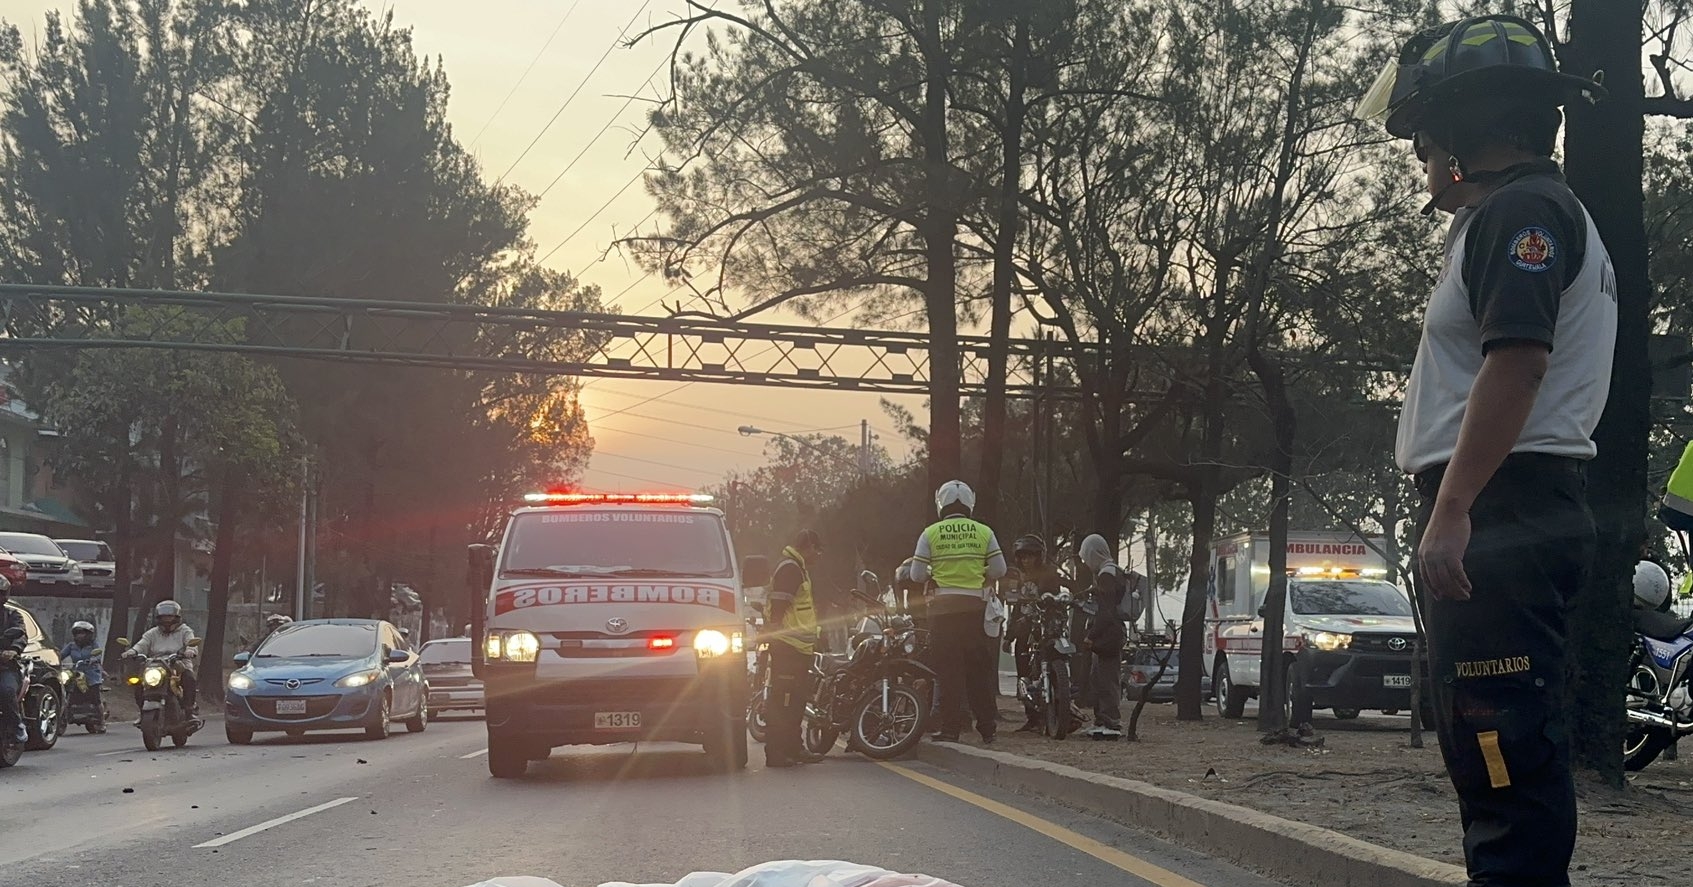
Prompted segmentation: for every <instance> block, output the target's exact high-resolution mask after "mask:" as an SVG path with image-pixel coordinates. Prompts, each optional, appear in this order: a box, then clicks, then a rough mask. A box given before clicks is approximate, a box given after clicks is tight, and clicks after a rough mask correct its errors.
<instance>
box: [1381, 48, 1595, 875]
mask: <svg viewBox="0 0 1693 887" xmlns="http://www.w3.org/2000/svg"><path fill="white" fill-rule="evenodd" d="M1583 93H1585V94H1587V95H1588V96H1589V97H1597V96H1598V95H1599V93H1600V90H1599V88H1598V86H1597V85H1596V84H1594V83H1593V82H1592V81H1589V80H1584V79H1582V78H1579V77H1574V76H1570V75H1566V74H1561V73H1559V72H1558V70H1557V66H1556V64H1555V62H1554V60H1553V55H1552V50H1551V47H1550V45H1549V44H1548V43H1547V41H1546V39H1545V37H1544V36H1543V35H1542V34H1541V33H1540V31H1539V30H1537V29H1536V28H1535V27H1534V26H1533V25H1532V24H1530V23H1529V22H1527V21H1524V20H1523V19H1520V18H1516V17H1514V16H1505V15H1490V16H1483V17H1479V18H1468V19H1464V20H1462V21H1457V22H1452V23H1449V24H1446V25H1442V26H1440V27H1438V28H1434V29H1431V30H1429V31H1425V32H1423V33H1421V34H1419V35H1417V36H1416V37H1413V38H1412V39H1411V40H1410V41H1409V42H1408V43H1407V44H1406V45H1405V47H1404V48H1403V50H1402V51H1401V52H1400V54H1399V57H1398V59H1397V60H1396V61H1395V62H1393V63H1390V64H1389V65H1388V66H1387V68H1386V69H1385V70H1384V71H1383V72H1382V75H1381V76H1380V77H1379V78H1377V80H1376V82H1375V84H1374V85H1373V86H1372V87H1371V89H1370V92H1369V94H1368V95H1366V96H1365V98H1364V101H1363V102H1362V103H1361V104H1360V106H1359V111H1360V115H1359V116H1361V117H1372V116H1375V117H1385V120H1386V125H1387V130H1388V132H1389V133H1391V134H1392V135H1394V136H1396V137H1398V138H1402V139H1410V140H1411V141H1412V143H1413V145H1414V148H1415V151H1416V155H1417V158H1418V160H1419V161H1420V162H1422V164H1423V167H1424V173H1425V175H1426V179H1427V182H1426V184H1427V187H1428V191H1429V194H1430V196H1431V200H1430V201H1429V205H1428V208H1427V211H1432V210H1434V209H1439V210H1441V211H1443V212H1448V213H1452V214H1453V219H1452V223H1451V227H1450V228H1449V230H1448V232H1447V236H1446V248H1445V257H1444V265H1443V272H1442V274H1441V276H1440V280H1439V283H1438V284H1437V285H1436V287H1435V290H1434V293H1433V294H1432V295H1431V296H1430V298H1429V303H1428V307H1427V309H1426V312H1425V316H1424V319H1423V332H1422V341H1421V342H1420V344H1419V345H1418V348H1417V357H1416V361H1415V363H1414V364H1413V367H1412V370H1411V379H1410V384H1409V387H1408V388H1407V390H1406V392H1405V405H1404V410H1403V413H1402V414H1401V416H1400V420H1399V436H1398V442H1397V448H1396V449H1397V458H1398V462H1399V465H1400V467H1401V468H1402V469H1404V470H1405V471H1406V472H1408V473H1410V474H1412V475H1414V476H1415V478H1416V485H1417V489H1418V491H1419V493H1420V494H1421V497H1422V501H1421V506H1420V508H1419V509H1418V513H1417V516H1416V527H1417V532H1418V538H1419V542H1418V548H1417V562H1416V571H1415V576H1416V580H1417V586H1418V589H1417V590H1418V593H1419V597H1420V600H1421V604H1422V606H1423V608H1424V610H1423V612H1424V622H1425V625H1426V626H1427V630H1428V639H1429V665H1430V669H1431V676H1432V677H1433V678H1434V680H1435V688H1434V689H1435V693H1434V696H1435V702H1436V705H1435V728H1436V730H1437V732H1438V734H1439V737H1440V748H1441V753H1442V754H1443V756H1444V757H1445V760H1446V766H1447V770H1448V772H1449V775H1450V777H1451V779H1452V782H1453V785H1454V786H1455V787H1456V788H1457V791H1458V798H1459V808H1458V809H1459V814H1460V818H1461V820H1462V823H1463V828H1464V858H1465V861H1466V863H1467V865H1468V869H1469V877H1470V883H1471V884H1472V885H1477V887H1496V885H1497V887H1506V885H1509V887H1517V885H1536V887H1560V885H1567V884H1568V883H1569V873H1568V869H1569V861H1570V854H1571V852H1572V850H1573V848H1574V844H1575V832H1576V807H1575V787H1574V783H1573V781H1572V779H1571V775H1570V764H1569V736H1568V728H1567V725H1566V715H1565V712H1564V710H1563V707H1562V704H1561V703H1562V696H1563V692H1564V671H1565V611H1566V608H1567V606H1568V604H1569V602H1570V600H1571V598H1572V596H1573V595H1574V594H1575V593H1576V591H1577V590H1578V589H1579V588H1580V587H1581V584H1582V580H1583V576H1584V574H1585V573H1586V572H1587V570H1588V568H1589V561H1590V559H1591V557H1592V551H1593V546H1594V531H1593V519H1592V515H1591V514H1590V513H1589V512H1588V509H1587V506H1586V501H1585V495H1584V489H1585V477H1584V471H1583V466H1584V464H1585V463H1586V461H1587V460H1588V459H1591V458H1592V457H1593V455H1594V453H1595V447H1594V444H1593V441H1592V439H1591V435H1592V433H1593V429H1594V427H1595V426H1596V425H1597V424H1598V421H1599V415H1600V413H1601V411H1603V410H1604V407H1605V399H1606V395H1607V393H1608V389H1609V384H1610V375H1611V359H1612V352H1613V349H1614V347H1615V344H1616V324H1617V317H1616V296H1615V293H1616V283H1615V277H1614V274H1613V272H1612V268H1611V261H1610V258H1609V256H1608V255H1607V254H1606V252H1605V246H1604V244H1603V243H1601V242H1600V239H1599V232H1598V230H1597V229H1596V228H1595V227H1594V225H1593V222H1592V220H1591V219H1590V218H1589V216H1588V214H1587V211H1586V209H1585V208H1584V207H1583V206H1582V205H1581V203H1580V202H1579V201H1578V200H1576V198H1575V195H1574V194H1573V193H1571V192H1570V189H1569V188H1568V186H1566V185H1565V184H1564V180H1563V178H1562V176H1561V175H1560V174H1559V170H1558V167H1557V165H1556V164H1555V163H1553V162H1552V160H1551V155H1552V152H1553V149H1554V144H1555V142H1556V138H1557V134H1558V128H1559V126H1560V124H1561V123H1562V116H1561V114H1560V113H1559V110H1558V109H1559V107H1560V106H1561V105H1562V104H1564V103H1565V102H1566V101H1569V100H1572V99H1576V98H1578V97H1580V96H1582V94H1583Z"/></svg>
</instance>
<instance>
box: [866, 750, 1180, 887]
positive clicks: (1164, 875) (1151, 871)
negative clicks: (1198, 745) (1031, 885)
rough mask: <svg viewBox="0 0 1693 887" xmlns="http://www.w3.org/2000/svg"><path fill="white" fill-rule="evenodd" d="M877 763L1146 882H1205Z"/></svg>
mask: <svg viewBox="0 0 1693 887" xmlns="http://www.w3.org/2000/svg"><path fill="white" fill-rule="evenodd" d="M878 763H880V764H881V765H882V766H883V767H886V768H888V769H889V770H892V771H893V772H895V773H898V774H899V775H901V776H904V777H905V778H906V779H909V780H911V781H913V782H916V783H918V784H921V785H925V786H928V787H929V788H932V789H934V790H935V791H938V792H940V793H942V794H944V795H950V796H951V797H954V798H957V799H958V800H960V801H963V802H964V803H966V804H970V805H972V806H975V807H980V808H981V809H983V810H986V811H988V812H989V813H992V814H994V815H996V816H1000V817H1003V818H1005V819H1009V820H1011V821H1012V822H1015V823H1017V824H1018V825H1020V826H1022V827H1024V828H1026V829H1029V830H1031V831H1036V832H1040V833H1041V834H1043V835H1046V836H1047V837H1049V838H1051V839H1053V840H1054V841H1057V842H1058V843H1060V844H1064V845H1066V846H1068V847H1071V848H1073V849H1076V850H1080V851H1081V852H1083V853H1086V854H1087V855H1089V856H1091V857H1093V858H1094V859H1097V860H1099V861H1100V862H1103V863H1105V864H1106V865H1109V866H1112V867H1114V868H1118V869H1121V870H1123V871H1125V872H1128V873H1129V874H1131V875H1134V876H1135V877H1137V878H1140V879H1141V880H1143V881H1146V882H1147V883H1150V884H1156V885H1157V887H1205V885H1203V884H1200V883H1199V882H1198V881H1190V880H1188V879H1187V878H1184V877H1182V876H1181V875H1178V874H1176V873H1175V872H1172V871H1170V870H1169V869H1165V868H1160V867H1158V866H1156V865H1153V864H1152V863H1150V862H1147V861H1146V860H1144V859H1141V858H1140V857H1138V856H1134V855H1132V854H1129V853H1125V852H1123V851H1122V850H1118V849H1117V848H1116V847H1113V846H1111V845H1110V844H1105V843H1102V842H1100V841H1095V840H1094V839H1092V838H1090V837H1088V836H1086V835H1082V834H1077V833H1076V832H1073V831H1071V830H1069V829H1067V828H1065V827H1063V826H1061V825H1058V824H1057V823H1054V822H1048V821H1047V820H1045V819H1042V818H1040V817H1039V816H1036V815H1034V814H1033V813H1028V812H1026V811H1023V810H1019V809H1017V808H1016V807H1012V806H1009V805H1006V804H1001V803H1000V802H998V801H995V800H994V799H992V798H984V797H982V796H981V795H978V794H976V793H975V792H971V791H966V790H964V789H961V788H959V787H958V786H956V785H953V784H951V783H947V782H942V781H940V780H939V779H935V778H934V777H932V776H926V775H924V774H922V773H918V772H916V771H914V770H908V769H906V768H904V767H901V766H899V765H898V764H889V763H887V762H878Z"/></svg>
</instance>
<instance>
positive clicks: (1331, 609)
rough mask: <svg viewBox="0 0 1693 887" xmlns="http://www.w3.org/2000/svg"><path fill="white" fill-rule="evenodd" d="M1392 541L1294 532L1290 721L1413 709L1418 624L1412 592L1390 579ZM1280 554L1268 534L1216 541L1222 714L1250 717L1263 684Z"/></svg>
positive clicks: (1285, 659) (1287, 648)
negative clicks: (1273, 565)
mask: <svg viewBox="0 0 1693 887" xmlns="http://www.w3.org/2000/svg"><path fill="white" fill-rule="evenodd" d="M1384 542H1385V540H1384V539H1382V537H1379V536H1377V537H1369V538H1367V539H1366V538H1361V537H1358V536H1354V535H1351V534H1345V533H1289V534H1288V540H1287V571H1288V592H1287V601H1286V603H1285V604H1284V609H1283V612H1282V633H1283V637H1282V667H1283V668H1285V669H1286V673H1287V681H1288V688H1289V692H1288V714H1289V718H1290V723H1293V724H1302V723H1306V722H1308V721H1309V720H1310V717H1311V712H1312V711H1313V710H1315V709H1332V710H1333V713H1334V715H1335V716H1336V717H1338V718H1342V719H1348V718H1355V717H1357V716H1358V715H1359V714H1360V713H1361V712H1362V711H1364V710H1367V709H1377V710H1381V711H1384V712H1397V711H1403V710H1407V709H1409V708H1410V704H1411V660H1412V655H1413V652H1412V651H1413V649H1414V648H1415V646H1416V644H1415V642H1416V636H1417V629H1416V622H1415V620H1414V618H1413V616H1412V614H1411V601H1410V598H1409V597H1408V596H1407V595H1406V593H1405V592H1404V591H1403V590H1401V589H1400V588H1399V587H1398V586H1396V585H1394V584H1393V583H1390V582H1388V581H1386V576H1387V562H1386V560H1385V559H1383V558H1382V556H1381V555H1380V554H1378V551H1380V550H1382V549H1383V546H1384ZM1270 551H1271V548H1270V540H1269V536H1268V535H1267V534H1263V533H1256V534H1252V533H1242V534H1239V535H1236V536H1230V537H1227V538H1224V539H1219V540H1217V542H1216V543H1214V544H1213V545H1212V549H1211V568H1212V574H1211V578H1212V581H1213V583H1214V586H1213V591H1212V594H1211V618H1210V619H1209V620H1207V623H1208V624H1207V629H1208V630H1207V632H1206V638H1205V652H1206V655H1205V662H1206V664H1207V665H1208V666H1209V668H1210V675H1211V686H1212V688H1213V690H1214V692H1213V698H1214V699H1215V700H1216V704H1217V713H1218V714H1219V715H1221V716H1222V717H1226V718H1238V717H1241V716H1242V714H1243V713H1244V709H1245V707H1246V701H1247V700H1248V699H1253V698H1256V697H1257V696H1258V695H1259V691H1260V689H1261V686H1262V674H1261V673H1262V662H1261V656H1262V653H1263V638H1264V624H1265V621H1266V620H1265V618H1264V614H1263V605H1264V597H1265V595H1266V594H1267V593H1268V592H1269V588H1270V565H1269V558H1270ZM1425 672H1426V670H1425ZM1425 698H1426V697H1425Z"/></svg>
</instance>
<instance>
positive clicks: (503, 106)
mask: <svg viewBox="0 0 1693 887" xmlns="http://www.w3.org/2000/svg"><path fill="white" fill-rule="evenodd" d="M581 3H582V0H575V2H574V3H571V4H570V8H569V9H566V10H565V11H564V15H563V16H560V17H559V20H558V24H556V25H553V32H552V33H551V34H548V35H547V42H545V43H543V44H541V48H540V49H539V50H538V51H536V53H535V57H534V58H532V59H530V60H529V67H527V68H524V69H523V73H522V74H519V75H518V76H517V82H516V83H513V84H512V85H511V89H510V90H508V91H507V92H506V97H505V98H503V99H500V106H499V107H497V108H495V109H494V113H492V114H489V115H488V119H487V120H484V121H482V128H481V129H479V130H477V131H476V136H475V137H474V138H472V139H471V140H470V147H472V148H474V147H476V143H477V142H479V141H481V140H482V134H483V133H485V132H487V131H488V125H489V124H491V123H493V122H494V118H496V117H498V116H500V112H501V111H504V110H505V109H506V102H509V101H511V97H512V96H514V95H516V94H517V88H518V87H519V86H522V85H523V81H524V80H526V79H528V78H529V72H530V71H533V70H535V63H536V62H539V61H540V60H541V56H543V55H545V54H546V52H547V47H549V46H551V45H553V38H554V37H557V36H558V32H559V30H560V29H562V28H563V27H564V23H565V22H567V21H569V20H570V14H571V13H573V12H575V11H576V7H577V6H578V5H580V4H581ZM648 79H651V78H648Z"/></svg>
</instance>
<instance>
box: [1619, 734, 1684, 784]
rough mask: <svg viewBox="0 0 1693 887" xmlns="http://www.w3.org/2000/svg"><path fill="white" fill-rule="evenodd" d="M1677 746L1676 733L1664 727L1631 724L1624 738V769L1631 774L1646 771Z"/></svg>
mask: <svg viewBox="0 0 1693 887" xmlns="http://www.w3.org/2000/svg"><path fill="white" fill-rule="evenodd" d="M1674 744H1675V733H1674V732H1672V731H1670V730H1666V729H1664V728H1662V727H1647V726H1645V725H1642V724H1629V725H1628V726H1627V728H1626V729H1625V732H1624V733H1623V737H1622V768H1623V769H1624V770H1626V771H1628V772H1630V773H1633V772H1636V771H1638V770H1644V769H1646V765H1648V764H1650V763H1652V762H1653V761H1656V760H1657V759H1658V755H1661V754H1663V753H1664V750H1665V749H1667V748H1669V747H1670V746H1672V745H1674Z"/></svg>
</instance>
